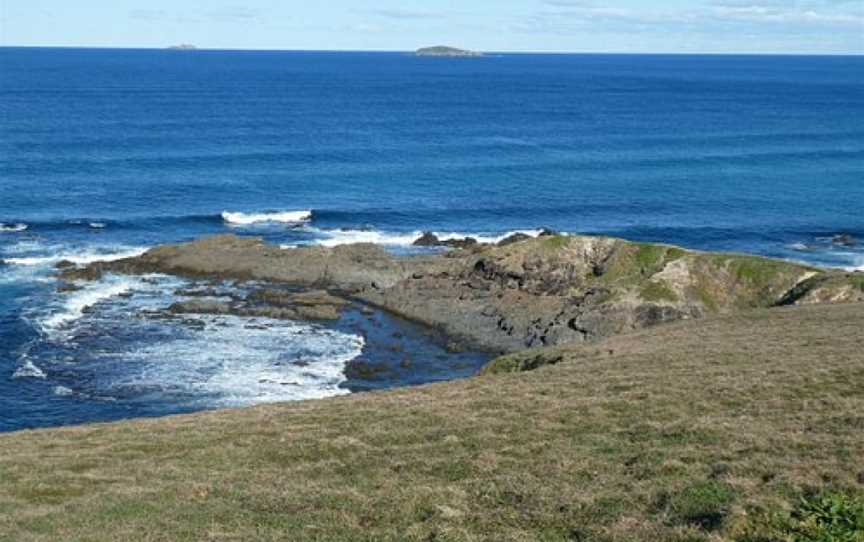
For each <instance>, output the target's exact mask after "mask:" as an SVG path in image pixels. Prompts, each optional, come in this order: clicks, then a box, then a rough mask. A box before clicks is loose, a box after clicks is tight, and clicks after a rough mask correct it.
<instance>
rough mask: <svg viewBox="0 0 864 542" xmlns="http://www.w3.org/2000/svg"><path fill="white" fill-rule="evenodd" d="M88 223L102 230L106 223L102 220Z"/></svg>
mask: <svg viewBox="0 0 864 542" xmlns="http://www.w3.org/2000/svg"><path fill="white" fill-rule="evenodd" d="M88 225H89V226H90V227H91V228H93V229H94V230H102V229H105V228H106V227H107V224H105V223H104V222H91V223H90V224H88Z"/></svg>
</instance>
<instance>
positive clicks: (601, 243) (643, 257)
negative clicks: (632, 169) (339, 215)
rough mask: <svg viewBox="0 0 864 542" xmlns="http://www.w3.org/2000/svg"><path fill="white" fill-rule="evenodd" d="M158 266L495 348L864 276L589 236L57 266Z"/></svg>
mask: <svg viewBox="0 0 864 542" xmlns="http://www.w3.org/2000/svg"><path fill="white" fill-rule="evenodd" d="M104 273H130V274H146V273H165V274H173V275H180V276H186V277H194V278H202V279H220V280H228V279H230V280H241V281H253V280H254V281H262V282H267V283H276V284H284V285H290V286H293V287H298V288H303V289H315V290H328V291H330V292H331V293H333V294H336V295H339V296H342V297H344V298H351V299H356V300H360V301H363V302H366V303H369V304H372V305H375V306H378V307H381V308H383V309H385V310H388V311H391V312H393V313H396V314H398V315H401V316H404V317H406V318H409V319H411V320H414V321H418V322H421V323H424V324H427V325H429V326H432V327H434V328H436V329H438V330H440V331H441V332H443V333H445V334H446V335H447V336H449V337H451V338H452V339H453V340H455V341H457V342H460V343H462V344H465V345H466V346H471V347H475V348H481V349H484V350H487V351H491V352H502V353H504V352H516V351H520V350H524V349H526V348H532V347H538V346H552V345H560V344H572V343H585V342H596V341H599V340H602V339H604V338H607V337H610V336H613V335H618V334H620V333H624V332H627V331H632V330H635V329H641V328H645V327H649V326H652V325H656V324H659V323H663V322H670V321H676V320H683V319H691V318H699V317H702V316H705V315H708V314H723V313H730V312H733V311H738V310H746V309H750V308H760V307H773V306H781V305H801V304H816V303H844V302H855V301H864V273H847V272H843V271H839V270H825V269H819V268H814V267H808V266H804V265H799V264H795V263H790V262H785V261H779V260H771V259H766V258H759V257H754V256H744V255H735V254H721V253H707V252H698V251H689V250H684V249H681V248H678V247H674V246H669V245H660V244H647V243H635V242H630V241H625V240H622V239H614V238H608V237H593V236H545V237H541V238H536V239H526V240H521V241H518V242H513V243H508V244H506V245H503V246H495V245H478V246H475V247H471V248H468V249H464V250H454V251H449V252H446V253H442V254H434V255H423V256H406V257H397V256H394V255H392V254H390V253H388V252H387V251H385V250H384V249H383V248H382V247H379V246H376V245H371V244H356V245H345V246H340V247H335V248H325V247H304V248H289V249H285V248H280V247H277V246H273V245H268V244H266V243H264V242H263V241H262V240H261V239H258V238H242V237H236V236H231V235H226V236H218V237H210V238H206V239H201V240H198V241H194V242H190V243H185V244H178V245H165V246H160V247H157V248H154V249H152V250H150V251H148V252H147V253H145V254H144V255H142V256H139V257H135V258H129V259H125V260H119V261H115V262H99V263H95V264H92V265H90V266H88V267H85V268H67V269H63V270H61V271H60V276H61V278H63V279H65V280H67V281H80V280H88V279H95V278H98V277H99V276H101V275H102V274H104Z"/></svg>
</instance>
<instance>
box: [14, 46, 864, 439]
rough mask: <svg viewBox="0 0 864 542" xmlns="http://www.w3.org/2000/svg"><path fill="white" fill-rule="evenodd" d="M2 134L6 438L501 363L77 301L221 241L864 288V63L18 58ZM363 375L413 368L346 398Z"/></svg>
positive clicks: (164, 292) (114, 295)
mask: <svg viewBox="0 0 864 542" xmlns="http://www.w3.org/2000/svg"><path fill="white" fill-rule="evenodd" d="M0 122H2V127H0V261H2V263H0V431H9V430H16V429H23V428H33V427H46V426H58V425H67V424H74V423H83V422H93V421H109V420H116V419H122V418H127V417H134V416H158V415H164V414H171V413H178V412H190V411H194V410H201V409H209V408H223V407H233V406H245V405H252V404H258V403H264V402H271V401H282V400H292V399H304V398H314V397H327V396H332V395H338V394H343V393H349V392H357V391H363V390H367V389H380V388H386V387H390V386H399V385H413V384H421V383H424V382H433V381H438V380H446V379H450V378H461V377H465V376H468V375H470V374H473V373H474V372H475V371H476V370H477V369H478V368H479V367H480V366H481V365H482V363H483V362H484V361H485V360H486V359H487V358H486V357H484V356H483V355H481V354H479V353H470V352H467V353H453V352H447V351H446V349H445V348H443V347H442V346H441V345H440V344H438V341H436V340H434V339H433V338H431V337H428V336H427V334H426V333H425V331H424V330H422V329H419V328H414V327H412V326H411V325H410V324H407V323H404V322H399V321H396V320H395V319H393V318H392V317H390V316H387V315H383V314H377V315H375V316H374V317H371V318H370V317H368V315H366V314H364V313H363V312H361V311H349V313H348V314H347V315H346V316H345V317H344V318H343V319H342V320H340V321H339V322H336V323H333V324H326V325H324V324H310V323H305V322H285V321H282V322H256V323H254V325H252V324H251V323H250V322H249V321H244V320H243V319H239V318H236V317H219V316H213V317H206V318H205V317H201V318H199V319H198V320H196V321H195V322H191V323H190V322H176V321H169V320H165V319H160V318H155V317H153V315H154V314H156V313H158V311H159V310H160V309H162V308H164V307H166V306H167V305H168V304H170V303H171V302H172V301H173V300H175V299H177V298H178V295H179V294H178V293H177V292H178V291H182V289H183V288H184V287H187V286H188V284H187V283H186V282H184V281H182V280H179V279H176V278H170V277H160V276H150V277H122V276H109V277H106V278H105V279H103V280H101V281H99V282H97V283H94V284H91V285H88V286H86V287H85V288H84V289H83V290H79V291H75V292H65V293H62V292H57V283H56V281H55V280H54V279H53V277H52V272H53V267H54V265H55V264H57V263H58V262H60V261H62V260H70V261H73V262H76V263H83V262H89V261H96V260H99V259H111V258H120V257H123V256H125V255H130V254H137V253H140V252H142V251H143V250H146V248H147V247H150V246H153V245H156V244H159V243H167V242H177V241H184V240H189V239H194V238H197V237H200V236H204V235H212V234H221V233H234V234H238V235H256V236H263V237H265V238H266V239H267V240H268V241H271V242H273V243H277V244H280V245H284V246H290V245H307V244H323V245H327V246H334V245H338V244H342V243H350V242H357V241H372V242H376V243H382V244H384V245H386V246H387V247H388V248H389V249H391V250H393V251H395V252H400V253H407V252H411V251H412V250H413V249H412V248H411V246H410V245H411V243H412V242H413V240H415V239H416V238H417V237H418V236H419V235H420V233H421V232H423V231H434V232H436V233H438V234H439V235H442V236H465V235H472V236H475V237H480V238H482V239H483V240H494V239H497V238H501V237H502V236H505V235H507V234H508V233H510V232H513V231H526V232H534V231H537V230H539V229H540V228H552V229H555V230H558V231H562V232H568V233H578V234H602V235H613V236H620V237H625V238H629V239H636V240H645V241H660V242H667V243H674V244H678V245H682V246H684V247H688V248H694V249H705V250H724V251H735V252H745V253H752V254H760V255H766V256H772V257H778V258H784V259H789V260H796V261H803V262H809V263H813V264H818V265H824V266H831V267H840V268H849V269H855V268H864V57H840V56H835V57H828V56H823V57H816V56H813V57H803V56H696V55H692V56H671V55H528V54H501V55H488V56H486V57H483V58H418V57H414V56H412V55H410V54H403V53H328V52H267V51H257V52H241V51H203V50H202V51H169V50H164V51H160V50H98V49H25V48H0ZM840 234H848V235H851V236H852V237H853V238H857V239H858V240H859V243H858V244H857V245H852V246H847V245H848V243H847V244H840V243H836V242H833V241H832V240H833V238H834V237H835V236H837V235H840ZM223 286H224V287H225V288H229V289H231V288H233V289H243V288H244V287H246V286H244V285H237V284H227V285H223ZM395 336H398V337H400V341H403V342H404V344H400V345H399V349H400V350H402V349H404V350H405V351H411V352H415V353H416V355H414V357H413V359H412V360H410V362H408V361H407V360H406V358H405V357H403V356H401V355H397V354H396V351H395V350H394V349H393V348H392V344H390V343H392V342H393V341H392V337H395ZM360 357H366V358H369V359H374V360H378V359H386V360H387V361H388V363H389V364H390V366H391V367H392V368H393V370H392V371H390V372H388V373H387V374H384V375H377V376H373V377H368V375H367V377H357V376H356V375H355V376H353V377H352V376H351V375H347V376H346V374H345V370H344V369H345V366H346V363H348V362H349V361H350V360H356V359H358V358H360Z"/></svg>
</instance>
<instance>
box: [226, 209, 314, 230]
mask: <svg viewBox="0 0 864 542" xmlns="http://www.w3.org/2000/svg"><path fill="white" fill-rule="evenodd" d="M222 220H224V221H225V222H227V223H228V224H233V225H235V226H248V225H250V224H262V223H267V222H277V223H282V224H302V223H304V222H308V221H310V220H312V211H311V210H306V211H274V212H266V213H240V212H231V211H224V212H223V213H222Z"/></svg>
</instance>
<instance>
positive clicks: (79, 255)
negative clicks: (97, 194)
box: [4, 247, 148, 266]
mask: <svg viewBox="0 0 864 542" xmlns="http://www.w3.org/2000/svg"><path fill="white" fill-rule="evenodd" d="M147 250H148V249H147V248H144V247H137V248H127V249H124V250H120V251H119V252H103V251H99V250H93V249H89V250H84V251H82V252H71V253H60V254H54V255H52V256H27V257H20V258H6V259H5V260H4V261H5V262H6V263H7V264H10V265H25V266H40V265H53V264H55V263H57V262H61V261H68V262H72V263H74V264H76V265H88V264H91V263H96V262H114V261H117V260H125V259H126V258H134V257H136V256H140V255H142V254H144V253H145V252H147Z"/></svg>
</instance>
